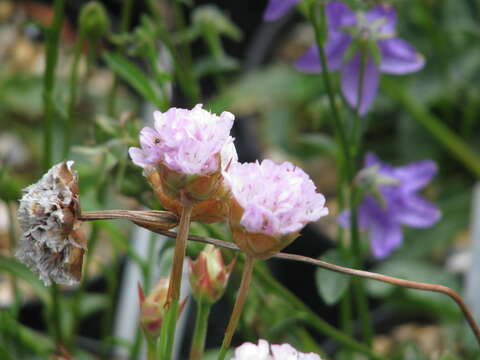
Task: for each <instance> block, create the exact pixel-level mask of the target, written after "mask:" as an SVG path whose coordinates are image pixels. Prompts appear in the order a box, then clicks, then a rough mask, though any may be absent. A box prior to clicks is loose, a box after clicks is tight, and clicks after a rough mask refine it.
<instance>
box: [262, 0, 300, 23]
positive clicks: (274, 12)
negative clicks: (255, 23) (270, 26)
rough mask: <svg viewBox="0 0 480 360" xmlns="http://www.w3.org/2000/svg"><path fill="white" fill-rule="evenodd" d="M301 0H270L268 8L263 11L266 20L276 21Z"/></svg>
mask: <svg viewBox="0 0 480 360" xmlns="http://www.w3.org/2000/svg"><path fill="white" fill-rule="evenodd" d="M299 1H300V0H270V1H269V2H268V5H267V9H266V10H265V12H264V13H263V19H264V20H265V21H274V20H277V19H278V18H280V17H282V16H283V15H285V14H286V13H287V11H288V10H290V8H292V7H293V6H295V5H296V4H297V3H298V2H299Z"/></svg>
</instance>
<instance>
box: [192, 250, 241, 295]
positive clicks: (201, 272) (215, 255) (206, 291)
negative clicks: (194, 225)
mask: <svg viewBox="0 0 480 360" xmlns="http://www.w3.org/2000/svg"><path fill="white" fill-rule="evenodd" d="M189 265H190V274H189V275H190V276H189V279H190V287H191V288H192V293H193V295H194V297H195V298H196V299H197V301H205V302H207V303H210V304H213V303H215V302H217V301H218V300H219V299H220V298H221V297H222V295H223V293H224V292H225V289H226V287H227V283H228V279H229V277H230V274H231V272H232V270H233V267H234V266H235V260H234V261H232V262H231V263H230V264H229V265H227V266H226V265H225V264H224V262H223V257H222V253H221V251H220V250H219V249H217V248H215V247H214V246H213V245H207V246H205V248H204V249H203V251H202V252H201V253H200V254H199V255H198V257H197V260H195V261H193V260H191V259H190V263H189Z"/></svg>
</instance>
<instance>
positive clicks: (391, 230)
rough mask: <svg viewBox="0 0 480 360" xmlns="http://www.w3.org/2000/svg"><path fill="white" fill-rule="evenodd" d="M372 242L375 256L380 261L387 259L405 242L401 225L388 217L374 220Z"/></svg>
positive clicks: (371, 231)
mask: <svg viewBox="0 0 480 360" xmlns="http://www.w3.org/2000/svg"><path fill="white" fill-rule="evenodd" d="M370 238H371V239H370V241H371V248H372V252H373V255H375V257H377V258H379V259H383V258H385V257H387V256H388V255H389V254H390V253H391V252H392V251H393V250H394V249H396V248H397V247H398V246H400V244H401V243H402V241H403V234H402V228H401V226H400V224H398V223H396V222H394V221H392V220H391V219H389V218H388V216H386V213H385V214H384V216H379V217H376V218H375V219H372V221H371V226H370Z"/></svg>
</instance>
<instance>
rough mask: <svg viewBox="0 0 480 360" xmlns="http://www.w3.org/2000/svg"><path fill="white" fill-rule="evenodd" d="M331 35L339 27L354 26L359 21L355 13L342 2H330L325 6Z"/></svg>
mask: <svg viewBox="0 0 480 360" xmlns="http://www.w3.org/2000/svg"><path fill="white" fill-rule="evenodd" d="M325 14H326V16H327V23H328V30H329V35H330V33H331V32H332V31H338V30H339V29H338V28H339V27H344V26H352V25H354V24H355V23H356V21H357V19H356V16H355V13H354V12H353V11H352V10H350V8H349V7H348V6H347V5H346V4H345V3H343V2H342V1H330V2H329V3H328V4H327V5H326V6H325Z"/></svg>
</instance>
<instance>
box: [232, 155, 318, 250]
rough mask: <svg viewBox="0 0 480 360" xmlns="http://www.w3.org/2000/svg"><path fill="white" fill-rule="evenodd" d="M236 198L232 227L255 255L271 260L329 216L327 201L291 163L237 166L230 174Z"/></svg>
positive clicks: (241, 244) (240, 243)
mask: <svg viewBox="0 0 480 360" xmlns="http://www.w3.org/2000/svg"><path fill="white" fill-rule="evenodd" d="M224 178H225V183H226V186H227V187H228V188H229V189H230V191H231V193H232V200H231V204H230V221H229V223H230V228H231V231H232V235H233V238H234V240H235V242H236V243H237V245H238V246H239V247H240V248H241V249H242V250H243V251H245V252H247V253H248V254H249V255H251V256H253V257H257V258H268V257H270V256H273V255H274V254H275V253H277V252H278V251H280V250H281V249H283V248H284V247H285V246H287V245H288V244H290V243H291V242H292V241H293V240H294V239H295V238H296V237H297V236H298V233H299V231H300V230H301V229H302V228H303V227H304V226H305V225H306V224H307V223H308V222H311V221H317V220H318V219H319V218H321V217H322V216H325V215H327V214H328V209H327V208H326V207H325V197H324V196H323V195H322V194H319V193H317V192H316V188H315V185H314V184H313V182H312V180H310V178H309V177H308V175H307V174H305V172H304V171H303V170H302V169H300V168H298V167H296V166H294V165H293V164H291V163H289V162H284V163H283V164H276V163H274V162H273V161H271V160H263V161H262V162H261V163H259V162H255V163H247V164H239V163H237V164H235V165H233V166H232V167H231V168H230V169H229V170H228V172H224Z"/></svg>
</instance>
